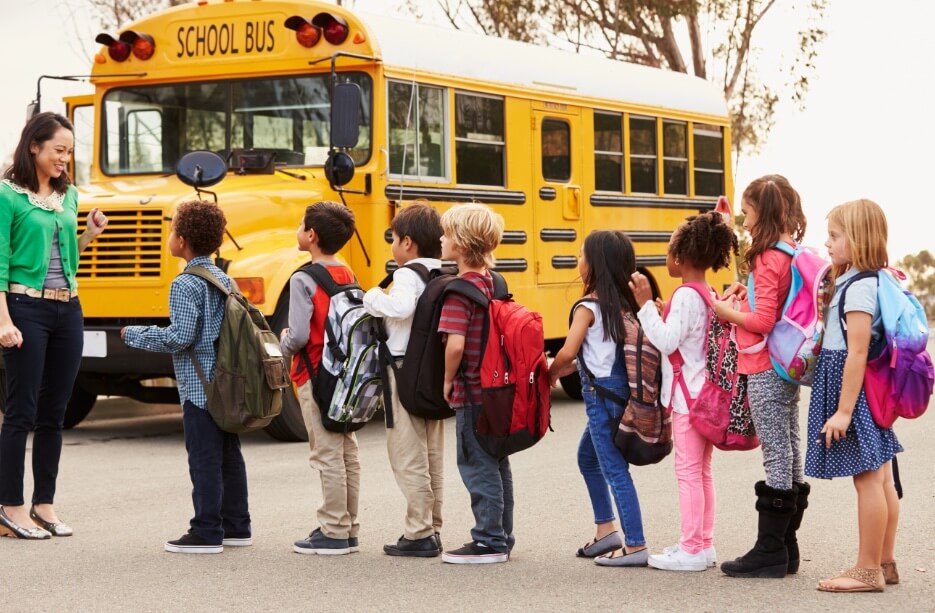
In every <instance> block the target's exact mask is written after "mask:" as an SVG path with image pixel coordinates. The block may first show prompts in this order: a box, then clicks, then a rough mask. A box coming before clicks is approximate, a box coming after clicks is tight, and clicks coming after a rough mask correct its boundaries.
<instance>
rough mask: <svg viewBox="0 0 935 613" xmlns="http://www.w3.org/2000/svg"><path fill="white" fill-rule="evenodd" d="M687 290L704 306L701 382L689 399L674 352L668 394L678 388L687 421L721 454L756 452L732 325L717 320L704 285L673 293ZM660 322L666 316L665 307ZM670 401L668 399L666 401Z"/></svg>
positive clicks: (679, 360)
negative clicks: (684, 404) (706, 317)
mask: <svg viewBox="0 0 935 613" xmlns="http://www.w3.org/2000/svg"><path fill="white" fill-rule="evenodd" d="M683 287H687V288H691V289H693V290H694V291H696V292H698V295H699V296H701V297H702V298H703V299H704V301H705V304H706V305H708V321H707V324H706V326H705V367H704V375H705V377H704V383H703V384H702V385H701V390H700V391H699V392H698V396H696V397H695V398H692V397H691V394H689V392H688V385H687V384H686V383H685V377H684V375H683V374H682V365H683V364H684V363H685V360H684V359H683V358H682V354H681V353H679V351H678V350H676V351H674V352H673V353H672V354H671V355H669V362H670V363H671V364H672V371H673V377H672V395H674V394H675V386H676V385H679V386H680V387H681V389H682V394H683V395H684V396H685V399H686V400H687V402H688V405H689V408H688V419H689V421H690V422H691V425H692V427H693V428H694V429H695V430H697V431H698V432H699V433H700V434H701V435H702V436H703V437H705V438H706V439H708V440H709V441H711V442H712V443H714V445H715V446H716V447H717V448H718V449H722V450H725V451H732V450H734V451H746V450H748V449H756V448H757V447H759V445H760V439H759V438H758V437H757V435H756V430H755V429H754V427H753V419H752V418H751V416H750V402H749V400H748V398H747V376H746V375H741V374H739V373H738V372H737V355H738V353H739V352H738V350H737V340H736V329H737V328H736V326H735V325H734V324H732V323H730V322H728V321H725V320H723V319H721V318H719V317H718V316H717V315H716V314H715V312H714V301H713V299H712V297H711V291H712V290H711V289H710V288H709V287H708V286H707V285H706V284H704V283H683V284H682V285H680V286H679V287H677V288H676V290H675V291H678V290H679V289H681V288H683ZM671 302H672V301H671V300H670V301H669V303H667V304H666V310H665V313H664V314H663V319H665V317H666V316H667V315H668V314H669V305H670V304H671ZM670 402H671V400H670Z"/></svg>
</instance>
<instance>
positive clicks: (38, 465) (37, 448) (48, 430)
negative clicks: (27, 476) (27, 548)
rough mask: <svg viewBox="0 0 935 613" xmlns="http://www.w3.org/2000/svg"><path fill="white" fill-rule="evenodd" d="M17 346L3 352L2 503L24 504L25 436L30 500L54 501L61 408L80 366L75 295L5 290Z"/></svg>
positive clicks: (78, 309)
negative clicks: (61, 298)
mask: <svg viewBox="0 0 935 613" xmlns="http://www.w3.org/2000/svg"><path fill="white" fill-rule="evenodd" d="M6 302H7V308H8V309H9V312H10V318H11V319H12V320H13V324H14V325H15V326H16V327H17V328H19V331H20V332H21V333H22V335H23V344H22V346H20V347H10V348H8V349H4V350H3V362H4V367H5V369H6V379H7V397H6V415H4V418H3V428H2V430H0V505H2V506H6V505H8V506H12V507H16V506H20V505H22V504H23V476H24V473H25V465H26V438H27V437H28V436H29V431H30V430H34V431H35V434H34V435H33V439H32V474H33V483H34V486H33V495H32V502H33V504H52V503H53V502H54V499H55V484H56V481H57V479H58V464H59V460H60V459H61V456H62V426H63V423H64V420H65V408H66V407H67V406H68V399H69V398H70V397H71V390H72V387H73V386H74V384H75V377H76V376H77V375H78V366H79V365H80V364H81V350H82V348H83V347H84V318H83V316H82V314H81V303H80V302H78V299H77V298H73V299H72V300H71V301H69V302H58V301H56V300H46V299H44V298H33V297H32V296H27V295H25V294H7V296H6Z"/></svg>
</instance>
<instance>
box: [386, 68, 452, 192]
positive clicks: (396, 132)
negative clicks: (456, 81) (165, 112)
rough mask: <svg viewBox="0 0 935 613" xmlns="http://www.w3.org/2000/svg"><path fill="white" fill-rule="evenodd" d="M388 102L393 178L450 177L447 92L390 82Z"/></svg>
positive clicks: (428, 87)
mask: <svg viewBox="0 0 935 613" xmlns="http://www.w3.org/2000/svg"><path fill="white" fill-rule="evenodd" d="M413 87H415V92H416V95H415V96H413ZM387 98H388V102H387V107H388V108H387V112H388V114H389V129H390V134H389V136H390V138H389V152H390V174H392V175H405V176H408V177H414V178H416V179H426V178H434V179H444V178H445V177H447V176H448V164H447V162H446V158H447V156H446V155H445V153H446V149H447V147H446V143H447V142H448V139H447V137H446V136H445V118H446V117H448V113H447V110H446V107H447V104H446V99H447V96H446V92H445V89H444V88H441V87H431V86H428V85H420V84H418V83H416V84H413V83H401V82H397V81H390V82H389V84H388V92H387ZM404 165H405V167H404Z"/></svg>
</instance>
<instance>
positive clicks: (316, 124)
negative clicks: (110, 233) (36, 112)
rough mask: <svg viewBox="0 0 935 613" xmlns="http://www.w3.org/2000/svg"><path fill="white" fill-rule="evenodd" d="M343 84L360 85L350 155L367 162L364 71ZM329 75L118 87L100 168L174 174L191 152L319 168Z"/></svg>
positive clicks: (107, 108) (105, 115) (110, 103)
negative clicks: (248, 154) (258, 156)
mask: <svg viewBox="0 0 935 613" xmlns="http://www.w3.org/2000/svg"><path fill="white" fill-rule="evenodd" d="M340 78H341V79H342V80H344V81H350V82H353V83H356V84H357V85H359V86H360V88H361V92H362V94H363V95H362V96H361V108H360V118H361V121H360V136H359V139H358V142H357V146H356V147H355V148H354V149H351V150H349V151H348V153H350V155H351V157H352V158H353V159H354V162H355V163H356V164H358V165H359V164H362V163H364V162H366V161H367V160H368V159H369V158H370V149H371V127H372V112H371V106H372V99H373V96H372V90H373V87H372V81H371V79H370V77H369V76H368V75H366V74H364V73H342V74H341V76H340ZM330 82H331V75H330V74H322V75H314V76H302V77H290V78H266V79H249V80H236V81H210V82H204V81H202V82H198V83H176V84H169V85H154V86H140V87H128V88H118V89H112V90H110V91H108V92H107V93H106V94H105V95H104V104H103V110H102V123H103V126H104V129H103V132H102V146H101V168H102V170H103V171H104V173H105V174H108V175H125V174H145V173H171V172H174V169H175V164H176V162H177V161H178V159H179V158H180V157H181V156H182V155H184V154H185V153H187V152H189V151H194V150H199V149H201V150H205V149H206V150H209V151H214V152H216V153H218V154H219V155H221V156H222V157H225V158H227V159H228V160H229V163H230V165H231V168H234V169H236V168H237V162H236V160H237V159H244V156H238V155H232V154H236V153H239V152H243V151H247V150H254V151H259V152H264V153H269V154H271V156H267V157H266V158H265V159H271V164H272V165H273V166H321V165H323V164H324V162H325V159H326V158H327V154H328V147H329V145H330V128H331V126H330V118H331V100H330V94H329V85H330Z"/></svg>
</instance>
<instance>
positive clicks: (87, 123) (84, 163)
mask: <svg viewBox="0 0 935 613" xmlns="http://www.w3.org/2000/svg"><path fill="white" fill-rule="evenodd" d="M65 105H66V113H67V115H68V119H70V120H71V123H72V125H73V126H74V127H75V153H74V155H72V158H71V163H70V164H69V169H68V174H69V175H70V176H71V179H72V182H73V183H74V184H75V185H87V184H88V183H90V181H91V162H92V159H93V157H94V95H93V94H88V95H84V96H69V97H67V98H65Z"/></svg>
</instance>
